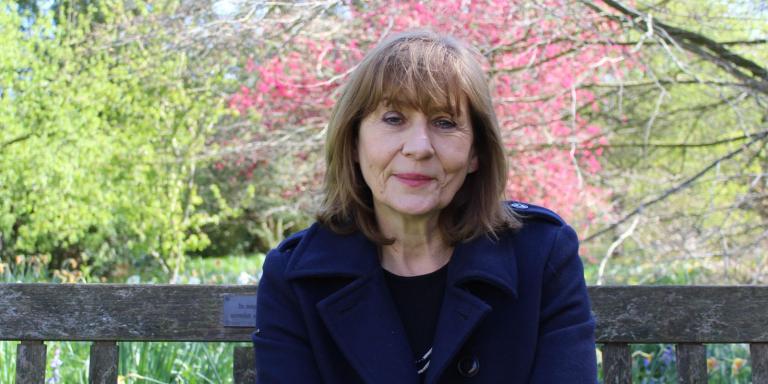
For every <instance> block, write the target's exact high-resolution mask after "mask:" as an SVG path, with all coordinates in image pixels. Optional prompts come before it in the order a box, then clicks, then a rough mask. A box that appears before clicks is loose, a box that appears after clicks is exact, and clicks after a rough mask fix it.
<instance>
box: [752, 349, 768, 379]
mask: <svg viewBox="0 0 768 384" xmlns="http://www.w3.org/2000/svg"><path fill="white" fill-rule="evenodd" d="M749 358H750V364H751V365H752V382H753V383H768V343H752V344H750V345H749Z"/></svg>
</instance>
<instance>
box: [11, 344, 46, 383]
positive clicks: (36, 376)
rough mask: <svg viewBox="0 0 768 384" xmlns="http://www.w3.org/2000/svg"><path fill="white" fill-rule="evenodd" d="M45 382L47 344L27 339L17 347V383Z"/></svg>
mask: <svg viewBox="0 0 768 384" xmlns="http://www.w3.org/2000/svg"><path fill="white" fill-rule="evenodd" d="M43 383H45V344H44V343H43V342H42V341H29V340H25V341H22V342H21V343H19V346H18V347H17V348H16V384H43Z"/></svg>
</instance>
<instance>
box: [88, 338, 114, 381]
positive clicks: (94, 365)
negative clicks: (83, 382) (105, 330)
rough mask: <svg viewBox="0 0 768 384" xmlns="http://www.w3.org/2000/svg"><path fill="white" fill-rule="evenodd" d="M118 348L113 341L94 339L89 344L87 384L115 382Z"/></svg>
mask: <svg viewBox="0 0 768 384" xmlns="http://www.w3.org/2000/svg"><path fill="white" fill-rule="evenodd" d="M118 348H119V347H118V345H117V343H116V342H114V341H96V342H94V343H93V344H91V363H90V368H89V372H88V383H89V384H117V364H118V358H119V357H120V353H119V349H118Z"/></svg>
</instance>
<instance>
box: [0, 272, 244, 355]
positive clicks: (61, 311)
mask: <svg viewBox="0 0 768 384" xmlns="http://www.w3.org/2000/svg"><path fill="white" fill-rule="evenodd" d="M229 294H237V295H255V294H256V287H255V286H231V285H230V286H227V285H122V284H121V285H112V284H0V324H2V325H3V326H2V327H0V340H46V341H47V340H50V341H65V340H73V341H99V340H105V341H109V340H120V341H246V342H249V341H250V340H251V337H250V334H251V332H253V328H225V327H223V326H222V324H221V318H222V308H223V303H224V298H225V297H226V296H227V295H229Z"/></svg>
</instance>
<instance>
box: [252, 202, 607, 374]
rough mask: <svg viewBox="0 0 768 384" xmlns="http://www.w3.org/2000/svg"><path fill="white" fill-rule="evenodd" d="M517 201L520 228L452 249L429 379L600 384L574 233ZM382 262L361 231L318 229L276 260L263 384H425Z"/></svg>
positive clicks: (261, 311)
mask: <svg viewBox="0 0 768 384" xmlns="http://www.w3.org/2000/svg"><path fill="white" fill-rule="evenodd" d="M513 205H517V207H516V208H515V209H516V210H517V211H518V212H519V213H521V214H523V215H524V216H525V217H524V218H523V223H524V225H523V227H522V229H520V230H517V231H514V232H513V231H508V232H506V233H504V234H502V236H500V238H499V239H498V240H496V241H493V240H490V239H488V238H485V237H482V238H478V239H475V240H472V241H470V242H467V243H462V244H459V245H457V246H456V248H455V250H454V254H453V256H452V258H451V260H450V262H449V264H448V277H447V279H448V281H447V286H446V291H445V298H444V300H443V304H442V308H441V312H440V315H439V320H438V325H437V331H436V334H435V339H434V343H433V354H432V356H431V362H430V366H429V369H428V370H427V377H426V382H427V383H428V384H432V383H456V382H458V383H553V384H564V383H568V384H579V383H590V384H593V383H595V382H596V381H597V373H596V363H595V343H594V320H593V318H592V316H591V314H590V306H589V298H588V296H587V291H586V287H585V284H584V275H583V269H582V264H581V260H580V259H579V256H578V240H577V238H576V234H575V233H574V231H573V229H571V227H569V226H568V225H566V224H565V223H564V222H563V221H562V220H561V219H560V218H559V217H558V216H557V215H555V214H554V213H552V212H551V211H548V210H546V209H543V208H539V207H535V206H527V205H523V204H519V203H518V204H513ZM377 255H378V252H377V248H376V246H375V245H374V244H373V243H371V242H370V241H369V240H368V239H366V238H365V237H364V236H362V235H361V234H360V233H356V234H352V235H348V236H342V235H338V234H335V233H333V232H331V231H329V230H328V229H327V228H325V227H323V226H321V225H319V224H314V225H312V226H311V227H309V228H308V229H306V230H304V231H302V232H299V233H297V234H295V235H293V236H291V237H289V238H288V239H286V240H285V241H284V242H283V243H282V244H281V245H280V246H279V247H278V248H277V249H276V250H273V251H272V252H270V253H269V255H268V256H267V259H266V261H265V263H264V269H263V275H262V278H261V281H260V283H259V290H258V306H257V320H256V322H257V324H256V326H257V331H256V332H255V333H254V335H253V342H254V346H255V348H256V366H257V372H258V379H257V382H258V383H261V384H268V383H290V384H293V383H302V384H305V383H328V384H336V383H339V384H347V383H361V382H364V383H380V384H395V383H396V384H417V383H418V378H417V374H416V368H415V365H414V363H413V353H412V352H411V348H410V345H409V342H408V339H407V336H406V334H405V332H404V330H403V325H402V323H401V322H400V319H399V317H398V315H397V311H396V309H395V307H394V304H393V302H392V299H391V297H390V294H389V291H388V289H387V286H386V284H385V281H384V276H383V273H382V269H381V266H380V264H379V261H378V256H377ZM473 374H474V375H473ZM472 375H473V376H472ZM467 376H471V377H467Z"/></svg>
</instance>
